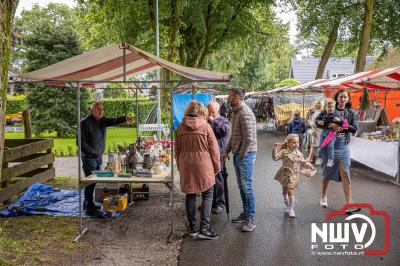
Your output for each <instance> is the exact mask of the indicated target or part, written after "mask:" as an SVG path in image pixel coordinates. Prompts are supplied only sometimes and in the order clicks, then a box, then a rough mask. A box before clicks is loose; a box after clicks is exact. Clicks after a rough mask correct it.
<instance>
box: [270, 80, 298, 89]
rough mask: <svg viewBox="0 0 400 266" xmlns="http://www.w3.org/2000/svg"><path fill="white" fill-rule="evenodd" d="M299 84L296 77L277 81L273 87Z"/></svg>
mask: <svg viewBox="0 0 400 266" xmlns="http://www.w3.org/2000/svg"><path fill="white" fill-rule="evenodd" d="M299 84H301V82H300V81H298V80H296V79H284V80H281V81H279V82H278V83H276V84H275V86H274V88H281V87H287V86H296V85H299Z"/></svg>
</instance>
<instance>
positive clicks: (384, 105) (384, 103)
mask: <svg viewBox="0 0 400 266" xmlns="http://www.w3.org/2000/svg"><path fill="white" fill-rule="evenodd" d="M387 92H388V91H387V90H385V100H384V102H383V109H386V96H387Z"/></svg>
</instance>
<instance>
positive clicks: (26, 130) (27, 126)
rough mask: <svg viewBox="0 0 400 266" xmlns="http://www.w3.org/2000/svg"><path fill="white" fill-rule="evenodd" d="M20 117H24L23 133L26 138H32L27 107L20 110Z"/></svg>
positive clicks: (30, 121)
mask: <svg viewBox="0 0 400 266" xmlns="http://www.w3.org/2000/svg"><path fill="white" fill-rule="evenodd" d="M22 117H23V119H24V134H25V138H26V139H31V138H32V119H31V111H30V110H29V109H27V110H24V111H23V112H22Z"/></svg>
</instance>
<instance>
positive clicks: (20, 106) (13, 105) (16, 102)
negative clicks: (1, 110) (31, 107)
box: [6, 95, 26, 114]
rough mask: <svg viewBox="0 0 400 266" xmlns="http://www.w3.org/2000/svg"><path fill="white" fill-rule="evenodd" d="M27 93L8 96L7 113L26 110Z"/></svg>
mask: <svg viewBox="0 0 400 266" xmlns="http://www.w3.org/2000/svg"><path fill="white" fill-rule="evenodd" d="M25 107H26V102H25V95H18V96H7V105H6V114H15V113H19V112H22V111H24V110H25Z"/></svg>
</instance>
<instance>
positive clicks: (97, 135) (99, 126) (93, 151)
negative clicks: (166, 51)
mask: <svg viewBox="0 0 400 266" xmlns="http://www.w3.org/2000/svg"><path fill="white" fill-rule="evenodd" d="M103 115H104V106H103V104H102V103H101V102H95V103H93V104H92V106H91V108H90V114H89V116H87V117H85V118H84V119H83V120H82V121H81V146H82V168H83V172H84V173H85V176H89V175H91V174H92V171H94V170H100V166H101V164H102V155H103V152H104V148H105V144H106V128H107V127H110V126H114V125H118V124H122V123H124V122H126V121H128V122H131V120H132V118H131V117H128V116H120V117H118V118H106V117H104V116H103ZM95 186H96V184H90V185H88V186H86V187H85V193H84V194H85V204H84V208H86V212H87V213H88V214H93V213H95V212H96V211H97V208H96V206H95V205H94V203H93V191H94V188H95Z"/></svg>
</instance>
